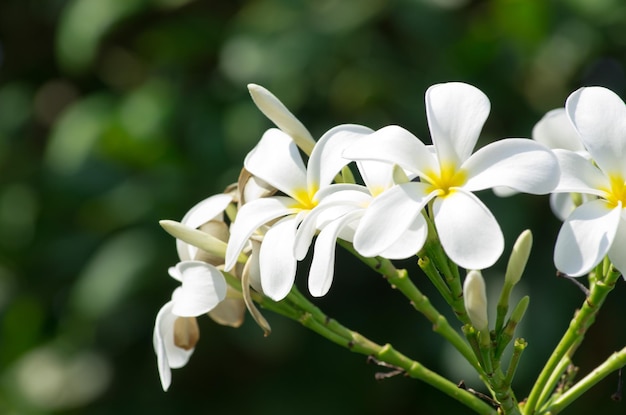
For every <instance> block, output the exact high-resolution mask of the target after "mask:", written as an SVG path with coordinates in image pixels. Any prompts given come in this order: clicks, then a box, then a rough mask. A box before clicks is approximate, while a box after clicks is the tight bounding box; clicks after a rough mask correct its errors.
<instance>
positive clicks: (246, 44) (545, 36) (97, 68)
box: [0, 0, 626, 415]
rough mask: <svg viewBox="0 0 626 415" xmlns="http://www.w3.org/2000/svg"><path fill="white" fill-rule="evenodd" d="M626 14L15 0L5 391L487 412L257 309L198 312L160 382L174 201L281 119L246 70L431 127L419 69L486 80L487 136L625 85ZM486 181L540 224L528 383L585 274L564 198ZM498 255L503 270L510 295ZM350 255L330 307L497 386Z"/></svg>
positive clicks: (7, 94) (619, 4) (505, 1)
mask: <svg viewBox="0 0 626 415" xmlns="http://www.w3.org/2000/svg"><path fill="white" fill-rule="evenodd" d="M625 33H626V3H624V2H623V1H622V0H561V1H544V0H495V1H487V0H482V1H471V0H396V1H384V0H315V1H308V2H307V1H300V0H295V1H294V0H253V1H228V2H226V1H221V2H218V1H207V0H204V1H203V0H196V1H191V0H74V1H66V0H2V1H0V413H1V414H42V415H43V414H112V413H115V414H136V413H154V414H174V413H191V414H193V413H212V414H233V413H253V411H254V413H257V414H294V413H298V414H318V413H324V414H380V413H389V414H408V413H419V414H441V413H459V414H461V413H469V411H468V410H466V409H465V408H464V407H462V406H460V405H458V404H456V403H455V402H452V401H450V400H449V399H447V398H446V397H445V396H443V395H442V394H441V393H439V392H438V391H436V390H434V389H432V388H431V387H429V386H427V385H424V384H421V383H419V382H417V381H413V380H410V379H406V378H403V377H395V378H392V379H388V380H385V381H382V382H377V381H375V380H374V373H375V372H377V371H379V370H380V369H379V368H376V367H374V366H371V365H367V364H366V363H365V358H364V357H362V356H360V355H355V354H351V353H349V352H347V351H346V350H343V349H340V348H339V347H337V346H335V345H332V344H330V343H328V342H326V341H324V340H323V339H321V338H318V337H316V336H315V335H314V334H312V333H309V332H308V331H306V330H305V329H304V328H302V327H300V326H299V325H298V324H297V323H294V322H291V321H288V320H285V319H283V318H281V317H279V316H274V315H267V317H268V319H269V320H270V323H271V324H272V326H273V329H274V331H273V333H272V335H271V336H270V337H268V338H263V336H262V332H261V330H260V329H259V328H258V327H257V326H255V324H254V323H253V322H252V319H250V318H248V319H247V321H246V322H245V323H244V325H243V326H242V327H241V328H239V329H237V330H234V329H230V328H225V327H220V326H218V325H216V324H214V323H213V322H212V321H210V320H209V319H208V318H203V319H200V327H201V341H200V343H199V344H198V347H197V348H196V352H195V353H194V355H193V356H192V358H191V361H190V363H189V364H188V366H187V367H185V368H184V369H181V370H175V371H174V372H173V385H172V387H171V389H170V391H169V392H167V393H164V392H163V391H162V390H161V386H160V383H159V378H158V373H157V369H156V359H155V357H154V353H153V350H152V341H151V336H152V329H153V324H154V317H155V316H156V313H157V311H158V309H159V308H160V307H161V305H162V304H163V303H165V302H166V301H168V299H169V297H170V295H171V291H172V290H173V289H174V287H175V286H176V282H175V281H173V280H172V279H171V278H170V277H169V276H168V275H167V267H168V266H170V265H173V264H174V263H175V262H176V261H177V257H176V252H175V248H174V241H173V239H172V238H171V237H169V236H168V235H167V234H166V233H165V232H163V231H162V230H161V229H160V227H159V226H158V223H157V222H158V220H159V219H180V218H181V217H182V216H183V215H184V213H185V212H186V211H187V209H189V208H190V207H191V206H192V205H193V204H195V203H196V202H197V201H199V200H201V199H203V198H205V197H207V196H209V195H211V194H213V193H216V192H220V191H221V190H222V189H223V188H224V187H225V186H226V185H228V184H229V183H231V182H233V181H235V180H236V177H237V174H238V171H239V169H240V166H241V162H242V160H243V157H244V156H245V154H246V152H247V151H249V150H250V149H251V148H252V147H253V146H254V144H255V142H256V141H257V140H258V139H259V138H260V137H261V135H262V133H263V131H264V130H265V129H267V128H269V127H270V126H271V123H270V122H269V121H268V120H267V119H265V118H264V117H263V116H262V115H261V114H260V113H259V111H258V110H257V109H256V107H255V106H254V105H253V104H252V102H251V100H250V98H249V96H248V93H247V89H246V84H247V83H250V82H254V83H258V84H261V85H263V86H265V87H267V88H268V89H270V90H271V91H273V92H274V93H275V94H276V95H277V96H278V97H280V98H281V99H282V100H283V102H284V103H285V104H286V105H287V106H288V107H289V108H290V109H291V110H292V111H293V112H294V113H295V114H296V115H297V116H298V117H299V118H300V119H301V120H302V121H303V122H304V124H305V125H307V126H308V127H309V129H310V130H311V131H312V133H313V134H314V136H316V137H319V136H320V135H321V134H322V133H323V132H324V131H326V129H328V128H330V127H332V126H334V125H336V124H339V123H360V124H364V125H367V126H369V127H372V128H380V127H382V126H384V125H388V124H400V125H402V126H404V127H406V128H407V129H409V130H410V131H412V132H413V133H415V134H416V135H417V136H418V137H421V138H423V139H425V140H428V129H427V126H426V118H425V112H424V104H423V96H424V92H425V90H426V89H427V88H428V86H430V85H431V84H433V83H438V82H445V81H450V80H459V81H464V82H469V83H472V84H473V85H475V86H477V87H479V88H480V89H482V90H483V91H484V92H485V93H486V94H487V95H488V96H489V97H490V99H491V102H492V112H491V115H490V118H489V120H488V121H487V124H486V126H485V128H484V131H483V136H482V138H481V141H480V143H479V145H483V144H485V143H487V142H489V141H490V140H494V139H498V138H501V137H505V136H517V137H528V136H530V132H531V129H532V126H533V124H534V123H535V122H536V121H537V120H538V119H539V118H540V117H541V116H542V115H543V114H544V113H545V112H546V111H547V110H550V109H552V108H555V107H559V106H563V103H564V101H565V99H566V97H567V95H568V94H569V93H570V92H572V91H573V90H575V89H576V88H578V87H580V86H583V85H603V86H607V87H610V88H611V89H613V90H614V91H615V92H616V93H618V94H620V95H621V96H622V97H624V93H625V92H626V90H625V88H626V78H625V75H624V71H625V68H626V36H625ZM481 197H483V199H484V200H485V202H486V203H487V204H488V205H489V206H490V207H491V208H492V210H493V211H494V213H495V215H496V216H497V218H498V220H499V221H500V223H501V226H502V228H503V230H504V232H505V235H506V239H507V251H506V252H507V254H508V252H509V250H510V247H511V245H512V242H513V241H514V239H515V238H516V236H517V234H519V232H521V231H522V230H523V229H525V228H531V229H532V230H533V232H534V234H535V241H536V243H535V248H534V250H533V256H532V257H531V265H530V266H529V269H528V272H527V275H526V276H525V277H524V280H523V284H522V285H521V286H520V288H519V289H518V292H517V295H518V296H521V295H524V294H530V296H531V305H530V311H529V313H528V314H527V317H526V321H525V324H524V326H523V327H522V334H523V335H524V336H525V337H526V338H527V339H528V341H529V343H530V346H529V348H528V349H527V351H526V352H525V354H524V356H523V361H522V364H523V368H521V369H520V370H519V376H518V378H517V380H516V383H515V387H516V389H517V390H518V393H519V395H520V397H523V396H525V395H526V394H527V392H528V390H529V387H530V384H531V382H532V381H533V379H534V377H535V376H536V374H537V373H538V370H539V368H540V367H541V365H542V362H544V361H545V359H546V357H547V355H548V354H549V352H550V351H551V349H552V347H553V346H554V345H555V343H556V341H557V338H558V336H559V334H560V333H562V331H563V330H564V329H565V327H566V326H567V324H568V321H569V318H570V316H571V315H572V313H573V311H574V309H575V307H577V306H578V305H579V304H580V303H581V301H582V299H583V296H582V293H581V292H580V291H579V290H578V289H577V288H576V287H575V286H574V285H573V284H571V283H569V282H567V281H565V280H560V279H557V278H556V277H554V267H553V265H552V259H551V258H552V247H553V244H554V240H555V238H556V234H557V232H558V228H559V223H558V221H557V220H556V219H554V218H553V217H552V215H551V213H550V211H549V207H548V203H547V197H537V196H523V195H518V196H514V197H511V198H508V199H498V198H496V197H494V196H493V195H492V194H491V193H488V192H487V193H483V194H481ZM504 264H505V259H503V260H501V261H500V262H499V263H498V264H497V265H496V266H495V267H494V268H493V269H491V270H487V271H486V272H485V275H486V278H487V284H488V285H489V288H490V289H491V290H493V291H494V294H493V296H494V297H495V295H496V293H497V288H498V284H499V281H500V280H501V278H502V272H503V267H504ZM402 265H403V266H407V267H409V268H411V269H414V268H415V264H413V263H412V262H410V261H406V262H405V263H403V264H402ZM300 268H301V270H303V271H304V272H306V269H305V268H306V264H303V266H302V267H300ZM338 268H339V269H338V271H337V276H336V279H335V283H334V287H333V289H332V290H331V292H330V294H329V295H328V296H327V297H325V298H323V299H320V300H319V301H318V304H320V305H321V306H322V307H323V309H324V310H326V311H327V312H328V313H329V314H331V315H332V316H333V317H336V318H337V319H339V320H340V321H342V322H344V323H345V324H347V325H348V326H350V327H352V328H354V329H356V330H359V331H361V332H363V333H364V334H366V335H368V336H369V337H371V338H372V339H373V340H375V341H377V342H381V343H382V342H392V343H393V344H394V345H396V346H397V348H398V349H400V350H401V351H403V352H405V353H407V354H409V355H410V356H413V357H415V358H417V359H418V360H420V361H421V362H423V363H424V364H425V365H427V366H428V367H430V368H433V369H436V370H439V371H441V372H443V373H444V374H446V375H447V376H450V378H451V379H453V380H454V381H460V380H461V379H465V381H466V383H468V386H470V387H474V388H477V389H480V387H479V384H478V383H477V382H475V380H474V378H472V377H471V376H470V375H468V374H467V373H466V372H465V369H464V366H463V365H462V364H461V363H459V362H458V360H457V359H456V357H455V356H454V353H452V352H450V351H449V350H448V348H447V347H446V345H444V344H443V342H442V341H441V340H440V339H439V338H438V337H437V336H436V335H435V334H433V333H432V332H431V331H430V327H429V325H428V323H427V322H426V320H425V319H424V318H421V317H420V316H419V315H416V314H415V313H414V312H413V311H412V309H411V308H410V306H409V305H408V304H407V302H406V301H405V300H404V299H403V298H402V297H401V296H400V295H399V294H398V293H396V292H393V291H392V290H390V289H388V286H387V284H386V283H385V282H384V281H382V279H380V278H379V277H377V276H375V275H371V274H370V273H368V271H367V269H366V268H365V267H364V266H362V265H360V264H359V263H358V262H357V261H355V260H354V259H351V258H350V257H342V258H341V264H340V265H338ZM414 276H415V280H416V282H417V284H418V285H419V286H420V287H421V288H422V289H423V290H424V291H425V292H427V293H430V292H432V290H429V288H428V284H426V281H425V279H423V278H422V277H421V275H420V274H419V273H418V272H417V271H414ZM303 277H304V275H302V276H301V277H300V278H299V281H300V283H301V282H302V280H304V278H303ZM625 294H626V289H625V288H624V284H623V283H621V284H619V286H618V287H617V288H616V290H615V292H614V293H613V294H612V296H611V297H610V298H609V300H608V302H607V304H606V306H605V308H604V309H603V311H602V314H601V315H600V318H599V319H598V322H597V324H596V326H594V328H593V329H592V330H591V331H590V332H589V334H588V336H587V343H586V344H585V345H584V346H583V348H581V350H580V355H579V356H578V359H577V363H578V364H579V365H580V367H581V371H582V372H583V373H584V372H587V371H588V370H590V369H591V368H592V367H594V365H597V364H598V363H600V362H601V361H603V360H604V359H605V358H606V357H607V356H608V355H609V354H610V353H611V352H612V351H614V350H617V349H619V348H621V347H623V346H624V344H626V330H624V319H623V316H624V315H625V312H626V306H625V304H624V303H625V302H624V301H622V300H621V299H622V298H623V297H624V295H625ZM434 301H435V302H436V303H437V301H436V300H434ZM494 301H495V300H494ZM437 304H438V303H437ZM616 387H617V375H616V374H615V375H612V376H609V378H607V379H606V380H605V381H603V382H602V383H601V384H600V385H598V386H597V387H596V388H595V389H594V390H593V391H592V393H590V394H589V396H587V397H586V398H584V399H583V400H582V401H581V402H580V405H577V406H576V407H575V408H571V409H569V411H568V413H571V414H587V413H590V411H591V410H595V411H596V412H597V413H603V414H604V413H606V414H617V413H624V411H625V410H626V409H625V408H626V407H625V406H624V404H623V403H622V404H620V403H616V402H613V401H611V400H610V398H609V397H610V395H611V393H613V392H614V391H615V389H616Z"/></svg>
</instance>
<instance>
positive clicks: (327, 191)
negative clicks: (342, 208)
mask: <svg viewBox="0 0 626 415" xmlns="http://www.w3.org/2000/svg"><path fill="white" fill-rule="evenodd" d="M344 192H349V193H344ZM352 192H361V193H363V194H364V195H367V197H369V196H370V192H369V190H368V189H367V187H365V186H362V185H360V184H355V183H335V184H333V185H331V186H326V187H324V188H323V189H320V191H319V192H317V193H316V194H315V199H314V200H316V201H317V202H318V203H319V204H320V205H321V204H323V203H326V202H331V201H332V202H334V201H342V200H351V199H352V197H351V196H350V197H346V196H347V195H349V194H351V193H352ZM354 197H356V195H355V196H354Z"/></svg>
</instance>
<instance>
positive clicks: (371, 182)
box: [357, 160, 394, 196]
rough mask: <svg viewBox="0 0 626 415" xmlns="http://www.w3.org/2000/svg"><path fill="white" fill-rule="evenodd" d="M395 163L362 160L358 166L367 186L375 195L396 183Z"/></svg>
mask: <svg viewBox="0 0 626 415" xmlns="http://www.w3.org/2000/svg"><path fill="white" fill-rule="evenodd" d="M393 166H394V165H393V164H391V163H385V162H382V161H372V160H361V161H359V162H357V167H358V169H359V173H361V177H362V178H363V182H364V183H365V186H367V188H368V189H369V191H370V193H371V194H372V195H373V196H377V195H378V194H380V193H382V192H383V191H385V190H387V189H389V188H390V187H392V186H393V185H394V182H393Z"/></svg>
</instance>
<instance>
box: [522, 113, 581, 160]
mask: <svg viewBox="0 0 626 415" xmlns="http://www.w3.org/2000/svg"><path fill="white" fill-rule="evenodd" d="M532 137H533V140H536V141H538V142H540V143H541V144H543V145H545V146H547V147H548V148H553V149H557V148H560V149H563V150H570V151H586V150H585V146H583V143H582V141H581V140H580V136H579V135H578V131H576V129H574V126H573V125H572V123H571V122H570V120H569V118H568V116H567V113H566V112H565V108H557V109H554V110H552V111H548V112H547V113H546V114H545V115H544V116H543V117H542V118H541V119H540V120H539V121H538V122H537V124H535V126H534V127H533V132H532Z"/></svg>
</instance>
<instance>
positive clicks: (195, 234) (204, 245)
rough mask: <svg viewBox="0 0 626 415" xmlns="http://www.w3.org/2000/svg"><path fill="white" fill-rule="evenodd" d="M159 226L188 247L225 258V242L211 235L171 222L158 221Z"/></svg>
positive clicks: (241, 259)
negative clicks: (191, 246)
mask: <svg viewBox="0 0 626 415" xmlns="http://www.w3.org/2000/svg"><path fill="white" fill-rule="evenodd" d="M159 225H161V227H162V228H163V229H165V231H166V232H167V233H169V234H170V235H172V236H173V237H174V238H177V239H180V240H181V241H183V242H187V243H188V244H189V245H193V246H195V247H198V248H200V249H202V250H204V251H206V252H208V253H209V254H211V255H215V256H218V257H220V258H224V257H225V256H226V242H224V241H220V240H219V239H218V238H216V237H214V236H213V235H210V234H208V233H206V232H202V231H199V230H197V229H193V228H190V227H189V226H186V225H183V224H182V223H180V222H176V221H173V220H161V221H159ZM238 260H239V262H245V261H246V256H245V255H244V254H241V255H239V259H238Z"/></svg>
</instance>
